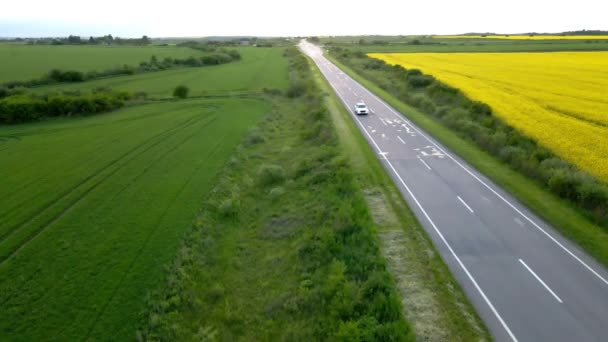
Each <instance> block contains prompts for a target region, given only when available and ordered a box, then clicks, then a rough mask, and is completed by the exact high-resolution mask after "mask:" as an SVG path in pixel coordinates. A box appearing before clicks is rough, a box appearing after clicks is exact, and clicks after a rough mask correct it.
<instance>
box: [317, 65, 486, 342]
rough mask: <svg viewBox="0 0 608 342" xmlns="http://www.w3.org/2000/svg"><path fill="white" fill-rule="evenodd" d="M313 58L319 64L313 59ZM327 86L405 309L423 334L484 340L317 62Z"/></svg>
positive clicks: (419, 335)
mask: <svg viewBox="0 0 608 342" xmlns="http://www.w3.org/2000/svg"><path fill="white" fill-rule="evenodd" d="M311 64H313V63H312V62H311ZM311 68H312V69H313V73H314V76H315V81H316V82H317V84H319V86H320V87H321V89H322V90H323V92H324V94H325V95H326V96H327V97H326V104H327V107H328V109H329V111H330V113H331V118H332V121H333V122H334V126H335V127H336V130H337V132H338V136H339V139H340V143H341V145H342V146H343V148H344V151H345V153H346V154H347V156H348V157H349V160H350V162H351V165H352V166H353V171H354V173H355V178H356V180H357V184H359V186H360V187H361V188H362V189H363V192H364V194H365V198H366V201H367V203H368V206H369V208H370V211H371V213H372V216H373V218H374V223H375V224H376V227H377V234H378V238H379V240H380V242H381V250H382V254H383V255H384V257H385V258H386V260H387V263H388V265H389V270H390V271H391V273H392V274H393V277H394V278H395V279H396V280H397V288H398V291H399V293H400V295H401V302H402V305H403V306H404V307H405V314H406V317H407V318H408V320H409V321H410V322H411V323H412V325H413V326H414V331H415V333H416V339H418V340H432V341H440V340H451V341H473V340H476V341H480V340H489V339H490V336H489V334H488V331H487V330H486V328H485V326H484V325H483V322H481V320H480V319H479V317H478V316H477V314H476V312H475V311H474V309H473V308H472V307H471V305H470V304H469V302H468V300H467V299H466V297H465V295H464V293H463V292H462V290H461V289H460V287H459V285H458V283H457V282H456V280H455V279H454V278H453V276H452V275H451V273H450V271H449V270H448V268H447V266H446V265H445V264H444V263H443V260H442V259H441V257H440V256H439V254H438V253H437V251H436V250H435V248H434V247H433V245H432V243H431V241H430V239H429V238H428V236H427V234H426V232H425V231H424V228H422V226H421V225H420V223H419V222H418V221H417V220H416V218H415V216H414V215H413V213H412V212H411V210H410V209H409V208H408V206H407V204H406V202H405V200H404V199H403V197H402V196H401V194H400V193H399V190H398V189H397V187H396V186H395V184H394V183H393V181H392V179H391V178H390V177H389V176H388V174H387V173H386V171H385V170H384V168H383V167H382V165H381V163H380V161H379V159H378V158H377V156H376V155H375V153H374V151H373V150H372V149H371V147H370V146H369V145H368V144H367V142H366V141H365V139H364V138H363V136H362V135H361V133H360V132H359V130H358V129H357V127H356V124H355V123H354V121H353V120H352V118H351V116H350V113H349V112H348V111H347V110H346V109H345V108H344V106H343V105H342V103H341V102H340V100H339V99H338V98H337V96H336V95H335V93H334V92H333V91H332V90H331V88H330V86H329V84H328V83H327V81H326V80H325V78H323V76H322V75H321V73H320V71H319V70H318V69H317V68H316V67H315V66H311Z"/></svg>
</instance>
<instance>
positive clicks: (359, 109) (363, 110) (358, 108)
mask: <svg viewBox="0 0 608 342" xmlns="http://www.w3.org/2000/svg"><path fill="white" fill-rule="evenodd" d="M355 114H357V115H367V114H369V108H367V105H366V104H365V103H363V102H357V104H355Z"/></svg>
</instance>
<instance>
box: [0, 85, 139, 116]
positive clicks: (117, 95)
mask: <svg viewBox="0 0 608 342" xmlns="http://www.w3.org/2000/svg"><path fill="white" fill-rule="evenodd" d="M132 97H133V96H132V95H131V94H129V93H127V92H116V91H100V92H93V93H87V94H80V93H77V94H53V95H44V96H34V95H29V94H19V95H12V96H9V97H5V98H2V99H0V124H15V123H22V122H27V121H35V120H40V119H43V118H49V117H56V116H72V115H89V114H95V113H102V112H108V111H111V110H114V109H118V108H120V107H122V106H124V105H125V101H127V100H129V99H131V98H132Z"/></svg>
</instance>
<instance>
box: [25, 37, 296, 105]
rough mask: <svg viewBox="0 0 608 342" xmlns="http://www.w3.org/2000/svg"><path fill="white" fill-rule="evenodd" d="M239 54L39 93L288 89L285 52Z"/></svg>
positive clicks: (247, 51)
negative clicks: (220, 61)
mask: <svg viewBox="0 0 608 342" xmlns="http://www.w3.org/2000/svg"><path fill="white" fill-rule="evenodd" d="M192 51H194V50H192ZM238 51H239V52H240V53H241V55H242V60H241V61H239V62H237V63H234V62H233V63H228V64H224V65H219V66H214V67H202V68H181V69H173V70H166V71H160V72H152V73H145V74H139V75H134V76H119V77H109V78H106V79H100V80H95V81H90V82H85V83H78V84H62V85H54V86H47V87H40V88H36V89H35V92H38V93H44V92H49V91H59V90H91V89H94V88H97V87H110V88H112V89H114V90H127V91H144V92H146V93H148V94H149V95H152V96H157V97H168V96H171V93H172V91H173V88H174V87H175V86H176V85H178V84H183V85H186V86H188V87H189V88H190V93H191V95H192V96H200V95H218V94H226V93H234V92H244V91H261V90H262V89H263V88H279V89H283V88H285V87H286V86H287V78H286V77H285V73H284V70H286V69H287V62H286V60H285V58H283V56H282V53H283V50H282V49H276V48H272V49H271V48H240V49H238Z"/></svg>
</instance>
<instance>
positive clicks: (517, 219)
mask: <svg viewBox="0 0 608 342" xmlns="http://www.w3.org/2000/svg"><path fill="white" fill-rule="evenodd" d="M513 221H515V223H517V224H518V225H520V226H522V227H523V226H524V224H525V223H524V222H523V221H522V220H520V219H519V218H517V217H514V218H513Z"/></svg>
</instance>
